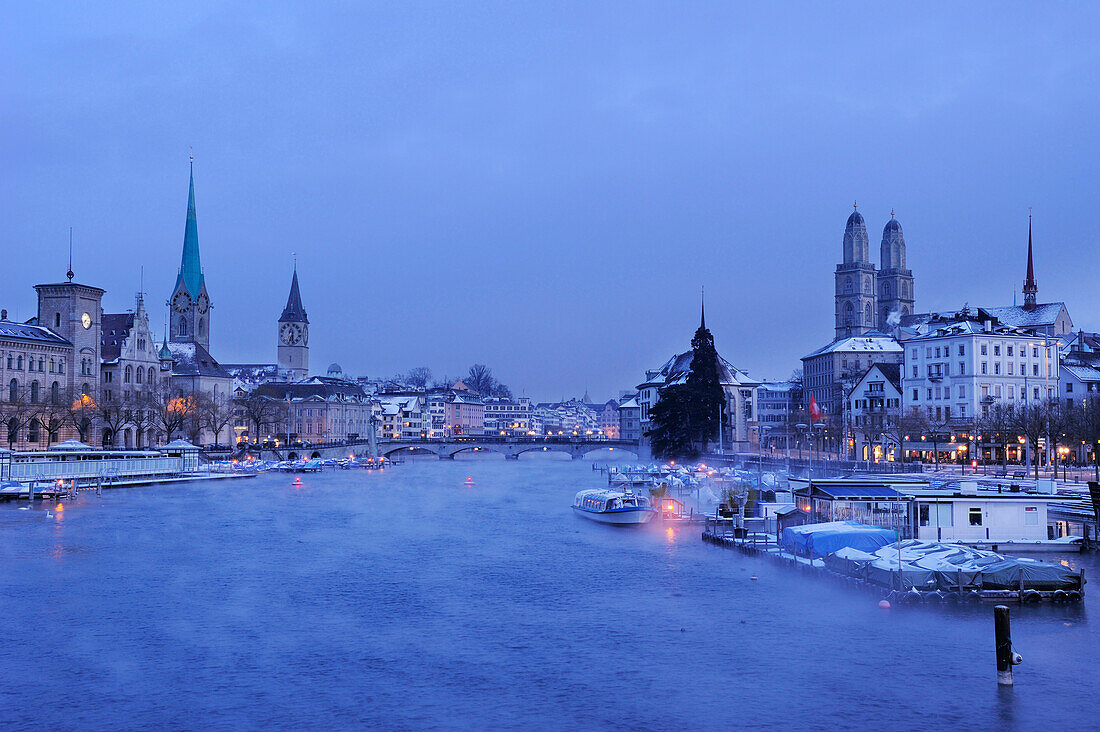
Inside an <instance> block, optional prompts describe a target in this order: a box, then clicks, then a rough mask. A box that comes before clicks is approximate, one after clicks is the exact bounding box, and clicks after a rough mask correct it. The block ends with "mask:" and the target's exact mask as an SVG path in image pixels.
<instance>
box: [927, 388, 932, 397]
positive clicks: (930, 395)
mask: <svg viewBox="0 0 1100 732" xmlns="http://www.w3.org/2000/svg"><path fill="white" fill-rule="evenodd" d="M928 398H929V400H931V399H932V387H928Z"/></svg>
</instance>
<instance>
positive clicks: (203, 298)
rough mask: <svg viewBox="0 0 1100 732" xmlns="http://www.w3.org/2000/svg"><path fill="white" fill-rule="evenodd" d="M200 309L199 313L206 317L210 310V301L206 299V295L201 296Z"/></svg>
mask: <svg viewBox="0 0 1100 732" xmlns="http://www.w3.org/2000/svg"><path fill="white" fill-rule="evenodd" d="M198 308H199V313H200V314H202V315H205V314H206V311H207V310H209V309H210V300H208V299H207V298H206V295H205V294H203V295H199V302H198Z"/></svg>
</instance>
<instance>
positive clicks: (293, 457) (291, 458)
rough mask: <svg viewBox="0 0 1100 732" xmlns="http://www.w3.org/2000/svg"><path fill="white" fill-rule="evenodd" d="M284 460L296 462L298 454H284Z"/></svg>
mask: <svg viewBox="0 0 1100 732" xmlns="http://www.w3.org/2000/svg"><path fill="white" fill-rule="evenodd" d="M286 459H287V460H297V459H298V453H296V452H288V453H287V454H286Z"/></svg>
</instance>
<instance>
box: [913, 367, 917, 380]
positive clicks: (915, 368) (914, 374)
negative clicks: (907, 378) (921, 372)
mask: <svg viewBox="0 0 1100 732" xmlns="http://www.w3.org/2000/svg"><path fill="white" fill-rule="evenodd" d="M913 378H914V379H915V378H917V365H916V364H913Z"/></svg>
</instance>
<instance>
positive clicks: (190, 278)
mask: <svg viewBox="0 0 1100 732" xmlns="http://www.w3.org/2000/svg"><path fill="white" fill-rule="evenodd" d="M202 279H203V278H202V264H201V263H200V262H199V222H198V219H197V217H196V216H195V169H194V163H192V167H191V185H190V189H189V190H188V192H187V226H186V228H185V229H184V231H183V259H182V261H181V262H180V272H179V277H178V278H177V279H176V286H177V287H179V283H180V282H183V285H184V287H186V288H187V292H188V293H190V295H191V297H193V298H195V297H198V296H199V292H201V291H202Z"/></svg>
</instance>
